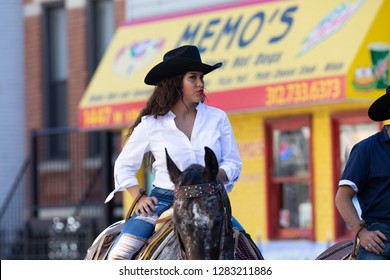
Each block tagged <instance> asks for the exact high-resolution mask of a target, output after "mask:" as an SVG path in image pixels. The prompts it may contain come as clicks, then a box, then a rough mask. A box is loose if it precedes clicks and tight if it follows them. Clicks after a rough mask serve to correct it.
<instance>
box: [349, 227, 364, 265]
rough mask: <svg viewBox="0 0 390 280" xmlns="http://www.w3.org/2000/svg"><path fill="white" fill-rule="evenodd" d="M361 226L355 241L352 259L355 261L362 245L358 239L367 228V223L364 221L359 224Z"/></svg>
mask: <svg viewBox="0 0 390 280" xmlns="http://www.w3.org/2000/svg"><path fill="white" fill-rule="evenodd" d="M359 225H360V228H359V230H358V231H357V232H356V234H355V239H354V240H353V246H352V254H351V258H352V259H355V258H356V254H357V252H358V251H359V245H360V244H359V237H358V235H359V233H360V232H361V231H362V229H364V228H366V227H367V225H366V222H365V221H363V220H361V221H360V222H359Z"/></svg>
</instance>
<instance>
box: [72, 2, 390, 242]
mask: <svg viewBox="0 0 390 280" xmlns="http://www.w3.org/2000/svg"><path fill="white" fill-rule="evenodd" d="M389 12H390V3H389V1H384V0H370V1H368V0H366V1H365V0H355V1H343V0H329V1H320V2H319V1H310V0H300V1H295V0H289V1H262V3H256V1H248V2H241V3H236V4H229V5H225V6H223V7H216V8H208V9H203V10H196V11H191V12H185V13H182V14H175V15H172V16H165V17H160V18H153V19H145V20H138V21H132V22H126V23H124V24H123V25H122V26H121V27H120V28H119V29H118V30H117V32H116V34H115V36H114V38H113V40H112V43H111V45H110V47H109V48H108V51H107V52H106V54H105V56H104V58H103V60H102V62H101V64H100V65H99V67H98V69H97V71H96V73H95V75H94V77H93V79H92V81H91V83H90V85H89V87H88V88H87V91H86V93H85V95H84V97H83V99H82V101H81V102H80V115H79V120H80V121H79V124H80V127H82V128H85V129H113V128H115V129H121V128H127V127H128V126H129V125H130V124H131V123H132V122H133V121H134V119H135V117H136V116H137V114H138V111H139V109H140V108H141V107H142V106H143V104H144V103H145V100H146V98H147V97H148V96H149V95H150V93H151V91H152V88H151V87H150V86H146V85H145V84H144V83H143V79H144V77H145V74H146V73H147V71H148V70H149V69H150V68H151V67H152V66H153V65H155V64H157V63H158V62H160V61H161V58H162V56H163V54H164V53H165V52H166V51H167V50H169V49H172V48H174V47H176V46H178V45H183V44H195V45H197V46H198V47H199V49H200V50H201V52H202V58H204V61H205V62H206V63H210V64H213V63H216V62H219V61H222V62H223V68H221V69H219V70H218V71H215V72H213V74H212V75H210V76H206V79H205V80H206V88H207V89H208V93H207V94H208V95H207V96H208V100H207V101H206V102H207V103H208V104H210V105H213V106H216V107H219V108H221V109H223V110H225V111H226V112H227V113H228V115H229V119H230V121H231V123H232V126H233V130H234V132H235V136H236V139H237V143H238V146H239V150H240V154H241V157H242V160H243V170H242V174H241V178H240V180H239V181H238V182H237V183H236V185H235V188H234V189H233V191H232V193H231V194H230V198H231V202H232V206H233V214H234V216H235V217H236V218H237V219H238V220H239V221H240V222H241V223H242V224H243V226H244V227H245V229H246V230H247V231H248V232H249V233H250V234H251V235H252V237H253V239H255V240H257V241H260V240H261V241H268V240H279V239H307V240H314V241H318V242H327V241H328V242H329V241H334V240H337V239H340V238H343V237H344V236H345V234H348V231H347V230H344V228H342V227H344V225H343V223H342V221H340V217H339V216H338V214H337V213H336V212H337V211H336V209H335V207H334V194H335V184H336V182H337V177H338V176H339V173H340V170H341V169H342V161H343V158H344V159H345V152H346V148H350V145H351V143H350V142H351V141H357V140H358V139H360V138H361V137H363V136H364V135H365V134H367V133H368V132H371V130H372V129H373V128H372V126H373V125H374V130H375V129H379V125H378V124H371V123H370V121H369V120H368V117H367V113H366V111H367V108H368V106H369V105H370V104H371V102H372V101H373V99H374V98H376V97H378V96H379V95H381V94H383V93H384V89H383V85H381V82H380V81H379V76H380V75H381V74H382V73H383V72H384V71H388V70H387V69H388V61H389V59H388V48H387V56H386V52H385V53H384V54H383V56H382V57H379V58H378V60H377V61H375V62H378V63H374V61H373V60H372V59H376V58H374V55H372V54H371V52H370V48H371V47H372V46H378V47H379V48H380V49H383V48H384V47H386V46H387V44H389V43H390V33H389V32H386V31H385V27H387V26H390V18H389V17H388V16H386V15H388V14H389ZM373 43H376V44H373ZM379 55H380V54H379ZM384 73H385V74H384V75H382V77H385V78H384V79H385V80H384V81H382V83H385V84H387V83H388V72H384ZM366 126H367V127H369V129H368V130H366V129H365V127H366ZM351 129H352V130H353V129H355V130H356V129H357V131H358V132H353V131H352V130H351ZM351 131H352V132H351ZM362 131H363V132H362ZM341 135H342V136H341ZM346 139H347V140H346ZM351 139H352V140H351ZM340 158H341V159H340ZM129 203H130V199H129V198H127V197H126V201H125V205H129Z"/></svg>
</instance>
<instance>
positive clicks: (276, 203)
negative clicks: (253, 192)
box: [266, 117, 313, 239]
mask: <svg viewBox="0 0 390 280" xmlns="http://www.w3.org/2000/svg"><path fill="white" fill-rule="evenodd" d="M266 130H267V133H266V135H267V136H268V139H267V146H268V147H270V148H269V149H267V150H268V151H269V152H268V155H267V161H268V163H269V164H267V166H268V167H269V168H268V184H267V189H268V191H267V193H268V196H269V197H268V203H269V205H268V209H269V213H270V216H269V221H270V237H271V238H272V239H283V238H312V227H313V220H312V219H313V218H312V217H313V215H312V208H313V207H312V199H311V193H312V192H311V189H312V187H311V186H312V184H311V178H312V176H311V168H310V163H311V158H310V154H311V152H310V147H311V137H310V134H311V133H310V131H311V127H310V118H309V117H296V118H291V117H289V118H288V119H287V118H286V119H277V120H269V121H267V122H266Z"/></svg>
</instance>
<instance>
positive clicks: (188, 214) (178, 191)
mask: <svg viewBox="0 0 390 280" xmlns="http://www.w3.org/2000/svg"><path fill="white" fill-rule="evenodd" d="M165 153H166V159H167V169H168V172H169V176H170V178H171V180H172V182H173V183H174V185H175V190H174V199H173V205H172V207H171V212H172V214H171V215H170V214H168V215H166V216H164V214H165V213H163V214H162V215H161V216H160V218H159V220H158V221H157V225H159V227H158V228H157V227H156V229H155V232H154V233H153V235H152V237H151V238H150V239H149V240H148V242H147V243H146V244H145V245H144V247H142V248H141V250H140V252H139V253H138V254H137V256H136V257H135V259H137V260H145V259H154V260H234V259H240V260H242V259H247V260H248V259H260V260H263V259H264V258H263V256H262V254H261V252H260V250H259V249H258V248H257V246H256V244H255V243H254V242H253V241H252V239H251V238H250V235H249V234H247V233H246V232H245V231H244V232H242V231H238V230H237V229H236V228H233V225H232V209H231V204H230V201H229V197H228V194H227V192H226V190H225V188H224V186H223V183H222V181H221V179H220V178H219V176H218V170H219V165H218V161H217V158H216V156H215V154H214V152H213V151H212V150H211V149H210V148H208V147H205V157H204V159H205V166H202V165H199V164H191V165H190V166H189V167H188V168H186V169H185V170H184V171H181V170H180V169H179V168H178V167H177V165H176V164H175V163H174V161H173V160H172V159H171V157H170V156H169V154H168V151H167V150H165ZM140 196H142V194H140V195H139V196H138V197H137V198H136V199H135V201H134V203H133V205H132V206H131V208H130V209H129V211H128V214H127V216H126V218H125V219H124V220H121V221H119V222H117V223H114V224H112V225H111V226H109V227H108V228H106V229H105V230H104V231H103V232H102V233H101V234H100V235H99V236H98V237H97V238H96V239H95V241H94V242H93V243H92V245H91V246H90V248H89V249H88V251H87V254H86V256H85V258H84V259H85V260H92V259H105V258H106V256H107V254H108V252H109V250H110V248H111V246H112V245H113V243H114V241H115V239H116V238H117V237H118V235H119V233H120V232H121V230H122V229H123V226H124V224H125V222H126V220H127V219H129V218H130V217H131V213H132V211H133V209H134V207H135V204H136V202H137V201H138V199H139V197H140ZM161 224H162V225H161Z"/></svg>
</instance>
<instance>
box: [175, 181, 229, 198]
mask: <svg viewBox="0 0 390 280" xmlns="http://www.w3.org/2000/svg"><path fill="white" fill-rule="evenodd" d="M221 188H223V186H222V184H220V183H216V182H212V183H203V184H194V185H186V186H181V187H180V188H176V189H175V199H185V198H195V197H201V196H207V195H212V194H215V193H217V192H218V191H220V190H221Z"/></svg>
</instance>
